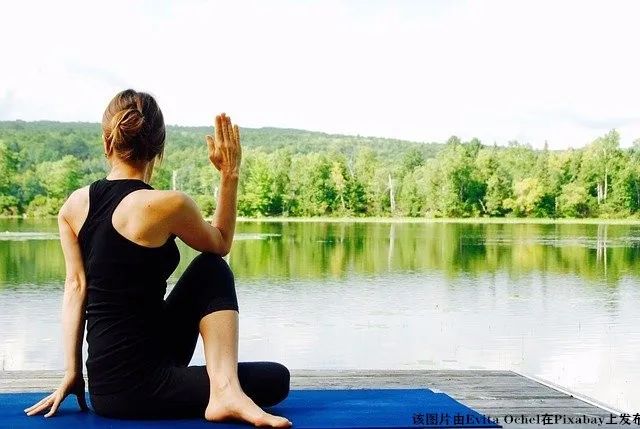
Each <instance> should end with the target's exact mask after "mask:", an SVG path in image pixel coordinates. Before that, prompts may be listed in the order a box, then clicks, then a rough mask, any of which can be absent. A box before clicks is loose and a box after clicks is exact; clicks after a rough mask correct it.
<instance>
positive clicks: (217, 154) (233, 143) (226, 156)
mask: <svg viewBox="0 0 640 429" xmlns="http://www.w3.org/2000/svg"><path fill="white" fill-rule="evenodd" d="M206 140H207V148H208V149H209V160H210V161H211V163H212V164H213V165H214V166H215V167H216V168H217V169H218V170H219V171H220V172H221V173H222V174H229V175H235V176H237V175H238V174H239V173H240V161H241V159H242V148H241V147H240V130H239V129H238V126H237V125H233V124H232V123H231V118H230V117H228V116H227V115H226V114H225V113H222V114H220V115H217V116H216V129H215V137H212V136H209V135H208V136H206Z"/></svg>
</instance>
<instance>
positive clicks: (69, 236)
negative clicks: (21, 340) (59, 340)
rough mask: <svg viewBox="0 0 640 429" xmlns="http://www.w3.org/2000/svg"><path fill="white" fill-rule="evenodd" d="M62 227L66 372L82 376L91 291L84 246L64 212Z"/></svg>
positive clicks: (59, 220)
mask: <svg viewBox="0 0 640 429" xmlns="http://www.w3.org/2000/svg"><path fill="white" fill-rule="evenodd" d="M58 228H59V230H60V241H61V244H62V251H63V253H64V259H65V267H66V268H65V270H66V277H65V282H64V298H63V302H62V330H63V336H64V338H63V344H64V355H65V371H66V372H68V373H70V374H73V375H79V376H82V366H83V365H82V342H83V339H84V321H85V317H84V312H85V304H86V296H87V288H86V279H85V272H84V265H83V262H82V254H81V253H80V245H79V244H78V240H77V237H76V235H75V233H74V232H73V230H72V229H71V226H70V225H69V223H68V222H67V220H66V218H65V216H64V209H62V210H61V211H60V215H59V216H58Z"/></svg>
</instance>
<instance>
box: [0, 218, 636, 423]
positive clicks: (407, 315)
mask: <svg viewBox="0 0 640 429" xmlns="http://www.w3.org/2000/svg"><path fill="white" fill-rule="evenodd" d="M0 231H10V233H0V326H1V329H0V365H1V366H2V367H3V368H4V369H11V370H19V369H61V368H62V367H63V355H62V343H61V340H60V338H61V335H62V332H61V326H60V310H61V302H62V301H61V300H62V288H63V279H64V264H63V256H62V252H61V249H60V247H59V242H58V241H57V235H56V226H55V223H54V222H52V221H37V222H36V221H18V220H0ZM180 244H181V246H180V250H181V253H182V261H181V264H180V266H179V267H178V269H177V270H176V272H175V273H174V275H173V276H172V278H171V279H170V283H169V289H170V288H171V286H172V285H173V284H174V283H175V280H176V278H177V276H178V275H179V274H180V273H181V272H182V271H183V270H184V268H185V267H186V265H187V264H188V262H189V260H190V259H191V258H193V256H195V254H196V253H195V252H194V251H192V250H191V249H188V248H186V247H185V246H184V245H182V243H180ZM227 259H228V262H229V263H230V265H231V267H232V269H233V271H234V274H235V277H236V286H237V290H238V299H239V303H240V360H275V361H280V362H282V363H284V364H285V365H287V366H289V367H290V368H354V369H355V368H375V369H384V368H398V369H513V370H516V371H519V372H523V373H525V374H530V375H534V376H538V377H542V378H544V379H546V380H548V381H551V382H553V383H556V384H559V385H561V386H564V387H567V388H569V389H571V390H574V391H577V392H579V393H582V394H585V395H588V396H590V397H593V398H596V399H598V400H600V401H603V402H605V403H607V404H609V405H612V406H614V407H617V408H621V409H623V410H627V411H630V412H638V411H640V366H639V365H638V357H639V356H640V332H639V331H640V312H639V311H638V310H639V308H640V307H639V305H638V304H639V303H640V226H635V225H624V226H623V225H608V226H607V225H531V224H503V225H497V224H484V225H483V224H476V225H471V224H438V223H436V224H428V223H427V224H381V223H272V222H263V223H255V222H240V223H238V226H237V235H236V242H235V243H234V246H233V250H232V251H231V253H230V254H229V256H228V257H227ZM85 357H86V344H85ZM192 363H194V364H203V363H204V357H203V354H202V349H201V345H200V346H199V348H198V349H197V351H196V355H195V356H194V358H193V360H192Z"/></svg>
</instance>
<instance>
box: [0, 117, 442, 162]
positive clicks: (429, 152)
mask: <svg viewBox="0 0 640 429" xmlns="http://www.w3.org/2000/svg"><path fill="white" fill-rule="evenodd" d="M212 132H213V127H183V126H175V125H170V126H167V143H166V152H167V154H168V155H169V154H170V153H171V152H172V151H175V150H178V151H180V150H184V149H193V148H195V149H199V148H202V147H204V144H205V143H204V136H205V135H206V134H211V133H212ZM240 132H241V135H242V145H243V147H246V148H251V149H259V150H261V151H264V152H267V153H270V152H273V151H275V150H278V149H289V150H290V151H291V153H293V154H307V153H312V152H318V151H322V152H325V151H328V150H330V149H333V150H336V151H338V152H341V153H344V154H345V155H353V154H354V153H355V152H357V151H358V150H359V149H360V148H363V147H368V148H370V149H371V150H373V151H374V152H375V153H376V154H378V155H380V156H381V157H382V158H384V159H387V160H389V161H397V160H399V159H400V157H401V156H402V154H403V153H404V152H406V151H408V150H410V149H415V150H418V151H419V152H422V154H423V155H424V157H425V158H433V157H435V156H436V154H437V153H438V151H439V150H440V148H441V147H442V145H441V144H437V143H417V142H409V141H405V140H396V139H386V138H377V137H362V136H349V135H339V134H326V133H321V132H313V131H305V130H297V129H291V128H272V127H265V128H241V129H240ZM101 134H102V131H101V128H100V124H97V123H89V122H53V121H36V122H25V121H0V141H4V143H5V144H6V145H7V146H8V147H9V148H10V149H12V150H14V151H16V152H23V155H24V156H25V157H26V158H25V159H24V160H23V162H25V163H26V165H32V164H38V163H41V162H43V161H53V160H56V159H60V158H61V157H63V156H64V155H73V156H75V157H76V158H78V159H81V160H86V159H89V158H94V157H96V156H98V155H100V154H101V145H102V142H101Z"/></svg>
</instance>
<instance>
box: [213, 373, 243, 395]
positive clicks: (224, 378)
mask: <svg viewBox="0 0 640 429" xmlns="http://www.w3.org/2000/svg"><path fill="white" fill-rule="evenodd" d="M209 383H210V384H211V391H212V393H214V392H220V391H224V390H227V389H229V388H233V387H240V382H239V381H238V377H237V376H234V375H229V374H227V373H225V372H216V373H214V374H212V375H209Z"/></svg>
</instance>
